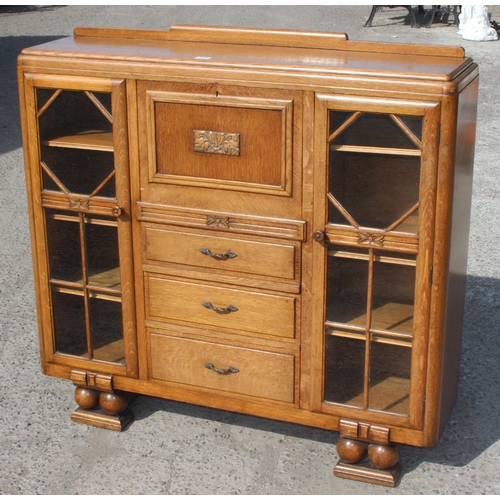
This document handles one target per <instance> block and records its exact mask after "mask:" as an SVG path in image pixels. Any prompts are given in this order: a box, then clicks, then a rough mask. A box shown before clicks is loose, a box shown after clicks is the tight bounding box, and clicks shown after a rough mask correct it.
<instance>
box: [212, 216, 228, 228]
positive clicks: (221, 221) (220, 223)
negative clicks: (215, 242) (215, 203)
mask: <svg viewBox="0 0 500 500" xmlns="http://www.w3.org/2000/svg"><path fill="white" fill-rule="evenodd" d="M230 223H231V219H230V218H229V217H219V216H218V215H207V226H215V227H226V228H229V224H230Z"/></svg>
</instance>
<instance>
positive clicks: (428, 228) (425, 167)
mask: <svg viewBox="0 0 500 500" xmlns="http://www.w3.org/2000/svg"><path fill="white" fill-rule="evenodd" d="M329 110H334V111H350V112H356V111H361V112H367V113H381V114H396V115H410V116H421V117H422V130H423V132H422V151H421V170H420V187H419V203H420V206H419V231H418V236H415V237H413V238H405V237H404V236H403V237H400V238H398V237H396V238H395V239H394V240H393V241H391V244H392V248H390V249H391V250H394V251H397V249H398V245H400V246H401V245H402V246H403V248H405V249H406V250H407V251H408V250H409V249H410V251H411V247H412V246H413V247H414V251H413V252H411V253H414V254H417V255H418V258H417V266H416V286H415V305H414V308H415V323H414V327H413V332H414V337H413V342H412V358H411V375H410V404H409V412H408V413H409V415H408V416H406V415H396V414H393V413H388V412H383V411H377V410H363V409H357V408H354V407H348V406H345V405H341V404H335V403H324V402H323V391H324V387H323V384H324V356H325V347H324V321H325V302H326V300H325V299H326V269H327V265H326V259H327V245H325V243H324V242H314V243H313V245H312V246H313V249H312V255H313V259H312V262H313V269H312V279H311V290H315V291H316V292H315V293H314V294H313V298H312V304H311V306H312V307H313V309H314V311H315V313H314V315H312V318H313V319H312V321H313V323H314V324H312V325H311V332H312V333H311V335H312V350H311V357H312V360H311V366H313V367H316V368H315V369H314V371H313V372H312V373H311V384H312V391H311V398H312V401H310V402H309V405H310V408H311V409H312V410H313V411H317V412H322V413H327V414H330V415H335V416H338V417H341V418H343V417H347V418H353V419H357V420H369V421H370V422H373V423H383V424H385V425H395V426H400V427H406V428H411V429H419V430H420V429H422V428H423V422H424V420H423V417H424V406H425V385H426V370H427V350H428V341H429V339H428V332H429V319H430V305H431V272H432V263H433V262H432V259H433V240H434V220H435V208H436V207H435V204H436V189H437V169H438V146H439V126H440V124H439V121H440V112H441V105H440V103H438V102H428V101H427V102H426V101H405V100H393V99H383V98H367V97H360V96H346V95H324V94H317V95H316V98H315V125H314V127H315V130H314V132H315V133H314V137H315V142H314V215H313V232H314V231H316V230H321V231H325V226H326V223H327V221H328V203H327V197H326V194H327V191H328V188H327V186H328V184H327V182H328V181H327V175H328V174H327V165H328V149H329V142H328V112H329ZM360 229H361V228H360ZM346 233H352V234H353V235H356V229H355V228H352V230H349V229H347V230H346ZM378 233H379V234H384V231H379V232H378ZM348 236H349V234H348ZM326 240H327V238H326ZM347 240H349V237H347ZM355 240H356V238H351V239H350V241H351V242H354V243H349V244H354V245H356V243H355ZM365 243H366V242H365ZM340 244H343V243H340ZM363 246H364V247H365V248H366V246H365V245H363ZM369 246H370V244H369ZM319 367H321V368H319Z"/></svg>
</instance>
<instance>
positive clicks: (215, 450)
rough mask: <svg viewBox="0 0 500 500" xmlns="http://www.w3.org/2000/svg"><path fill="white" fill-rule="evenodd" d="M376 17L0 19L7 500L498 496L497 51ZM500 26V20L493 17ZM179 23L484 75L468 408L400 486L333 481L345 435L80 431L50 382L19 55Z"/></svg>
mask: <svg viewBox="0 0 500 500" xmlns="http://www.w3.org/2000/svg"><path fill="white" fill-rule="evenodd" d="M369 12H370V7H369V6H347V7H343V6H326V5H323V6H314V7H307V6H298V7H293V8H291V7H281V6H270V7H263V6H219V7H213V6H201V7H200V6H196V7H194V6H144V7H135V6H134V7H120V6H61V7H29V8H21V7H17V8H5V7H2V8H0V37H1V38H0V68H1V71H0V235H1V245H0V262H1V263H2V265H1V267H0V363H1V364H0V366H1V370H0V412H1V418H0V438H1V440H0V464H1V465H0V471H1V472H0V493H3V494H134V493H143V494H418V493H420V494H495V493H496V494H499V493H500V481H499V480H498V472H499V470H500V459H499V454H500V442H499V438H500V412H499V407H500V383H499V380H500V363H499V354H500V327H499V325H500V281H499V279H500V252H499V247H498V243H496V242H497V241H500V224H499V220H500V196H499V194H500V193H499V190H500V188H499V183H498V179H499V176H498V171H497V168H499V166H500V165H499V160H498V137H500V120H499V110H500V85H499V83H498V81H499V76H500V59H499V57H498V49H499V47H500V45H499V43H500V42H468V41H465V40H462V38H461V37H459V36H458V35H457V34H456V31H457V30H456V27H454V26H451V25H446V24H443V23H441V24H440V23H437V24H435V25H433V26H432V27H431V28H430V29H425V28H421V29H411V28H410V26H409V24H408V19H407V15H406V11H405V10H404V9H394V10H388V9H386V10H385V11H384V12H382V13H379V14H377V16H376V17H375V21H374V27H372V28H363V23H364V21H365V20H366V19H367V17H368V15H369ZM490 12H491V13H492V18H493V19H495V20H497V21H500V7H498V6H493V7H490ZM174 23H188V24H209V25H227V26H229V25H234V26H249V27H270V28H290V29H304V30H318V31H341V32H346V33H347V34H348V35H349V37H350V39H353V40H355V39H358V40H372V41H393V42H414V43H428V44H438V45H462V46H463V47H465V49H466V52H467V54H468V55H469V56H471V57H472V58H473V59H474V60H475V61H476V62H477V63H478V64H479V67H480V73H481V85H480V97H479V117H478V134H477V146H476V162H475V179H474V193H473V206H472V230H471V236H470V251H469V268H468V274H469V276H468V282H467V300H466V314H465V325H464V341H463V355H462V369H461V378H460V389H459V397H458V402H457V405H456V407H455V410H454V411H453V414H452V416H451V419H450V422H449V423H448V426H447V428H446V431H445V433H444V435H443V437H442V439H441V441H440V443H439V444H438V445H437V446H436V447H434V448H432V449H417V448H412V447H407V446H403V447H402V450H401V451H402V457H401V462H402V464H403V467H404V475H403V477H402V479H401V481H400V483H399V485H398V487H397V488H395V489H387V488H383V487H380V486H374V485H369V484H364V483H358V482H353V481H347V480H342V479H337V478H335V477H334V476H333V475H332V468H333V466H334V464H335V463H336V461H337V455H336V452H335V446H334V444H335V441H336V439H337V434H335V433H331V432H326V431H321V430H317V429H311V428H307V427H303V426H299V425H292V424H284V423H280V422H274V421H271V420H265V419H260V418H255V417H250V416H245V415H238V414H232V413H229V412H224V411H217V410H212V409H206V408H202V407H197V406H191V405H187V404H180V403H175V402H170V401H164V400H160V399H155V398H146V397H140V398H138V399H137V400H136V401H135V402H134V404H133V411H134V413H135V415H136V420H135V422H134V423H133V424H132V425H131V426H130V427H129V429H128V430H127V431H126V432H124V433H115V432H111V431H106V430H102V429H97V428H93V427H87V426H84V425H80V424H75V423H73V422H71V420H70V414H71V411H72V410H73V409H74V408H75V403H74V400H73V386H72V384H71V383H70V382H68V381H65V380H58V379H54V378H49V377H45V376H42V375H41V373H40V368H39V361H38V338H37V332H36V328H37V327H36V317H35V301H34V292H33V275H32V269H31V250H30V245H29V230H28V217H27V208H26V206H27V205H26V193H25V180H24V171H23V156H22V151H21V135H20V127H19V112H18V101H17V88H16V72H15V63H16V56H17V54H18V53H19V52H20V50H21V49H22V48H23V47H28V46H32V45H36V44H39V43H42V42H44V41H48V40H50V39H53V38H58V37H61V36H66V35H70V34H71V32H72V29H73V28H74V27H75V26H104V27H128V28H143V29H146V28H147V29H162V28H165V29H166V28H168V27H169V26H170V25H171V24H174Z"/></svg>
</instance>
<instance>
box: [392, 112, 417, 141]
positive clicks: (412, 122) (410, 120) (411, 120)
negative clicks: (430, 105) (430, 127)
mask: <svg viewBox="0 0 500 500" xmlns="http://www.w3.org/2000/svg"><path fill="white" fill-rule="evenodd" d="M398 118H399V119H400V120H401V121H402V122H403V123H404V124H405V125H406V126H407V127H408V128H409V129H410V130H411V131H412V132H413V133H414V134H415V135H416V136H417V139H419V140H420V141H421V140H422V117H421V116H403V115H400V116H398Z"/></svg>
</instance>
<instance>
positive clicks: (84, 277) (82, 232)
mask: <svg viewBox="0 0 500 500" xmlns="http://www.w3.org/2000/svg"><path fill="white" fill-rule="evenodd" d="M78 219H79V222H80V249H81V255H82V280H83V303H84V308H85V330H86V334H87V351H88V353H89V359H92V358H93V357H94V353H93V352H92V339H91V336H90V311H89V296H88V292H87V287H86V284H87V283H88V276H87V248H86V244H85V223H84V220H85V219H84V216H83V214H82V213H81V212H80V213H79V214H78Z"/></svg>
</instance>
